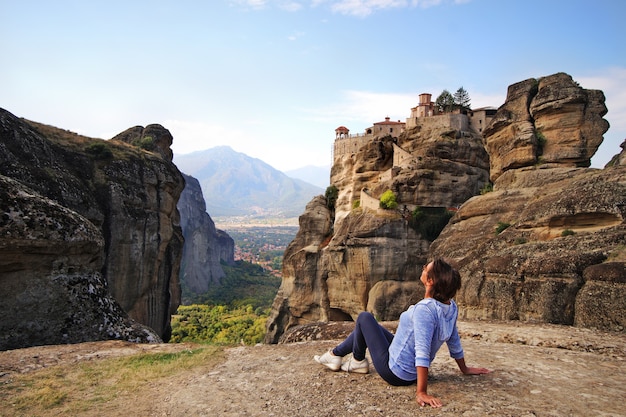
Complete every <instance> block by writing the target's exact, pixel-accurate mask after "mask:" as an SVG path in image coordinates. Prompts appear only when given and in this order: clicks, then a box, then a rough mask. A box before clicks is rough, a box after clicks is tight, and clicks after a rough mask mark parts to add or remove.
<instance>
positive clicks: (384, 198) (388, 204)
mask: <svg viewBox="0 0 626 417" xmlns="http://www.w3.org/2000/svg"><path fill="white" fill-rule="evenodd" d="M380 207H381V208H384V209H385V210H393V209H395V208H397V207H398V202H397V201H396V195H395V194H394V192H393V191H391V190H387V191H385V192H384V193H383V195H381V196H380Z"/></svg>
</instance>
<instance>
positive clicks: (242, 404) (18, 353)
mask: <svg viewBox="0 0 626 417" xmlns="http://www.w3.org/2000/svg"><path fill="white" fill-rule="evenodd" d="M458 326H459V332H460V333H461V338H462V340H463V346H464V349H465V356H466V361H467V362H468V364H469V365H470V366H482V367H487V368H489V369H491V370H493V372H492V373H491V374H488V375H481V376H463V375H462V374H460V372H459V371H458V369H457V368H456V364H455V362H454V361H453V360H452V359H450V358H449V356H448V354H447V351H446V349H445V345H444V348H442V350H441V351H440V352H439V354H438V355H437V358H436V359H435V361H434V363H433V366H432V368H431V378H430V380H429V393H431V394H433V395H436V396H438V397H439V398H440V399H442V401H443V402H444V406H443V407H442V408H440V409H432V408H430V407H420V406H418V405H417V403H416V402H415V385H413V386H409V387H391V386H389V385H387V384H386V383H385V382H384V381H383V380H382V379H381V378H380V377H379V376H378V375H377V374H376V372H375V371H374V369H373V367H370V369H371V373H370V374H368V375H361V374H348V373H345V372H332V371H330V370H328V369H327V368H325V367H323V366H321V365H319V364H316V363H315V362H314V361H313V355H315V354H319V353H322V352H324V351H325V350H327V349H328V348H330V347H332V346H334V345H335V344H336V340H315V341H306V342H297V343H289V344H281V345H257V346H239V347H233V348H229V349H227V352H226V360H225V361H224V362H222V363H220V364H218V365H217V366H214V367H212V368H210V367H200V368H195V369H193V370H192V371H189V372H186V373H182V374H179V375H176V376H174V377H170V378H168V379H165V380H161V381H159V383H154V384H151V385H150V387H149V388H147V389H146V390H142V392H137V393H134V395H132V396H131V397H130V398H125V399H123V400H120V401H115V402H111V403H109V404H106V405H105V406H103V407H100V408H99V409H98V410H93V413H91V412H90V413H87V414H85V415H89V416H91V415H93V416H127V415H136V416H290V417H292V416H315V417H325V416H327V417H331V416H332V417H341V416H389V417H391V416H414V415H422V416H441V415H455V416H626V335H625V334H624V333H602V332H594V331H591V330H586V329H577V328H572V327H567V326H553V325H531V324H522V323H514V322H513V323H511V322H507V323H491V322H459V324H458ZM187 348H189V347H188V346H186V345H175V344H164V345H133V344H129V343H125V342H119V341H108V342H93V343H83V344H79V345H65V346H45V347H36V348H29V349H20V350H14V351H6V352H0V389H1V386H2V381H3V379H5V378H10V376H11V375H12V374H13V373H16V372H37V369H41V368H42V367H49V366H54V365H57V364H67V363H77V362H80V361H86V360H99V359H101V358H107V357H113V356H120V355H130V354H135V353H138V352H150V351H154V352H162V351H177V350H182V349H187ZM6 406H8V405H6V404H5V405H0V407H6ZM5 411H6V410H5ZM0 414H1V413H0ZM52 415H56V414H52V413H51V414H49V416H52ZM43 417H47V416H43Z"/></svg>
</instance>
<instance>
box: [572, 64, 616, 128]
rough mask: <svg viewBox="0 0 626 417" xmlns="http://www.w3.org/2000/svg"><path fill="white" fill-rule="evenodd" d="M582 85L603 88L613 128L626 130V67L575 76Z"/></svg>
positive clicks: (608, 115)
mask: <svg viewBox="0 0 626 417" xmlns="http://www.w3.org/2000/svg"><path fill="white" fill-rule="evenodd" d="M573 78H574V81H576V82H578V83H579V84H580V86H581V87H583V88H586V89H593V90H602V91H603V92H604V96H605V97H606V102H605V104H606V107H607V109H608V110H609V112H608V113H607V115H606V116H605V118H606V119H607V120H609V122H610V123H611V129H613V128H615V129H617V130H623V131H626V68H619V67H613V68H608V69H606V70H603V71H601V72H600V73H598V74H595V75H592V76H583V77H573Z"/></svg>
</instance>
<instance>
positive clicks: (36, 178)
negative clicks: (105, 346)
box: [0, 109, 184, 349]
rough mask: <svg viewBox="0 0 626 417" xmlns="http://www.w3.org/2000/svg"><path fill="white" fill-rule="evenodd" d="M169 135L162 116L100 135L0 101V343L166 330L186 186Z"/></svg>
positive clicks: (157, 334) (134, 336) (146, 335)
mask: <svg viewBox="0 0 626 417" xmlns="http://www.w3.org/2000/svg"><path fill="white" fill-rule="evenodd" d="M122 139H123V140H122ZM125 141H126V142H129V143H133V144H132V145H131V144H127V143H125ZM171 143H172V136H171V135H170V134H169V132H168V131H167V130H166V129H164V128H163V127H162V126H159V125H151V126H148V127H146V128H142V127H137V128H133V129H131V130H129V131H127V132H124V134H122V136H121V137H120V138H118V139H113V140H110V141H103V140H99V139H90V138H86V137H82V136H79V135H76V134H73V133H71V132H67V131H62V130H60V129H56V128H53V127H50V126H44V125H40V124H36V123H33V122H26V121H24V120H21V119H18V118H16V117H15V116H14V115H12V114H10V113H9V112H7V111H5V110H1V109H0V175H1V176H2V184H3V188H2V193H3V194H2V200H1V203H2V213H3V214H2V218H1V219H0V230H1V231H2V233H1V234H0V262H1V266H2V267H1V268H0V285H1V286H2V292H1V293H0V294H1V295H0V301H1V302H0V317H1V319H0V333H1V334H2V337H1V338H0V340H1V341H2V343H1V344H0V349H8V348H17V347H23V346H32V345H35V344H43V343H74V342H79V341H86V340H99V339H110V338H119V339H127V340H134V341H155V340H159V339H160V338H163V339H165V340H167V339H168V338H169V332H170V316H171V314H173V313H174V312H175V311H176V309H177V307H178V305H179V303H180V285H179V282H178V271H179V267H180V257H181V252H182V246H183V238H182V233H181V230H180V225H179V216H178V211H177V210H176V202H177V201H178V197H179V195H180V192H181V191H182V189H183V186H184V181H183V178H182V176H181V173H180V172H179V171H178V169H177V168H176V167H175V166H174V164H172V162H171V151H170V150H169V146H170V145H171ZM141 148H143V149H148V150H149V151H146V150H142V149H141ZM126 314H128V316H127V315H126ZM139 323H141V324H143V325H144V326H141V325H140V324H139ZM145 326H147V327H148V328H146V327H145ZM151 329H152V330H151Z"/></svg>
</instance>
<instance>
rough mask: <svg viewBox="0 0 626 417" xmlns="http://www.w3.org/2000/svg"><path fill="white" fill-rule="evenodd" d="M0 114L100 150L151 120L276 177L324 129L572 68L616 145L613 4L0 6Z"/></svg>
mask: <svg viewBox="0 0 626 417" xmlns="http://www.w3.org/2000/svg"><path fill="white" fill-rule="evenodd" d="M0 17H2V24H1V25H0V46H1V50H2V58H0V107H2V108H4V109H6V110H8V111H10V112H12V113H14V114H15V115H17V116H19V117H24V118H27V119H31V120H35V121H38V122H42V123H46V124H51V125H54V126H57V127H60V128H64V129H69V130H72V131H75V132H78V133H80V134H83V135H87V136H92V137H98V138H105V139H107V138H110V137H112V136H114V135H115V134H117V133H119V132H121V131H123V130H126V129H127V128H129V127H132V126H136V125H142V126H145V125H147V124H150V123H160V124H162V125H163V126H165V127H166V128H167V129H169V130H170V131H171V132H172V134H173V135H174V145H173V149H174V152H175V153H177V154H184V153H190V152H193V151H197V150H203V149H208V148H212V147H214V146H220V145H229V146H231V147H232V148H233V149H235V150H236V151H238V152H243V153H245V154H247V155H249V156H252V157H255V158H259V159H261V160H263V161H265V162H267V163H269V164H270V165H272V166H273V167H275V168H277V169H280V170H290V169H294V168H298V167H302V166H305V165H316V166H320V165H330V164H331V147H332V143H333V141H334V138H335V133H334V129H335V128H336V127H337V126H339V125H345V126H347V127H348V128H349V129H350V131H351V133H357V132H363V131H364V130H365V128H366V127H368V126H370V125H371V124H372V123H374V122H378V121H381V120H384V118H385V117H386V116H389V117H390V118H391V119H392V120H402V121H404V120H405V118H406V117H407V116H409V115H410V108H411V107H413V106H415V105H416V104H417V102H418V95H419V94H420V93H424V92H429V93H432V94H433V99H434V98H436V97H437V96H438V95H439V94H440V93H441V92H442V91H443V90H444V89H447V90H449V91H451V92H454V91H456V89H458V88H459V87H461V86H462V87H463V88H465V89H466V90H467V91H468V93H469V95H470V98H471V104H472V107H474V108H476V107H482V106H494V107H499V106H500V105H502V104H503V102H504V99H505V97H506V91H507V87H508V86H509V85H510V84H513V83H516V82H518V81H522V80H525V79H527V78H538V77H541V76H546V75H550V74H554V73H556V72H566V73H568V74H570V75H571V76H572V77H573V78H574V80H575V81H577V82H578V83H579V84H580V85H581V86H582V87H584V88H588V89H601V90H603V91H604V94H605V96H606V105H607V107H608V109H609V112H608V114H607V115H606V116H605V118H606V119H607V120H608V121H609V123H610V124H611V128H610V129H609V131H608V132H607V134H605V136H604V143H603V144H602V146H601V147H600V150H599V151H598V153H597V154H596V156H594V158H593V159H592V166H595V167H602V166H604V164H605V163H606V162H608V160H609V159H610V158H611V157H612V156H613V155H615V154H616V153H618V152H619V151H621V149H620V147H619V145H620V144H621V143H622V141H623V140H624V139H625V138H626V25H625V24H624V23H623V20H624V18H626V2H623V1H621V0H614V1H607V0H594V1H581V0H568V1H557V0H541V1H535V0H526V1H517V0H456V1H453V0H210V1H185V0H182V1H173V0H168V1H161V0H153V1H141V0H135V1H129V0H124V1H114V0H108V1H83V0H75V1H68V0H57V1H35V0H23V1H15V0H0Z"/></svg>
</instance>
